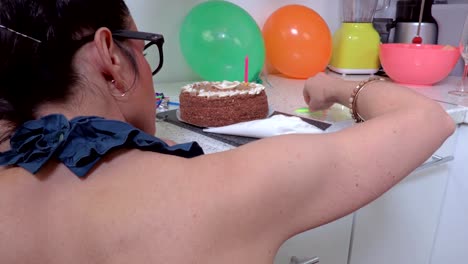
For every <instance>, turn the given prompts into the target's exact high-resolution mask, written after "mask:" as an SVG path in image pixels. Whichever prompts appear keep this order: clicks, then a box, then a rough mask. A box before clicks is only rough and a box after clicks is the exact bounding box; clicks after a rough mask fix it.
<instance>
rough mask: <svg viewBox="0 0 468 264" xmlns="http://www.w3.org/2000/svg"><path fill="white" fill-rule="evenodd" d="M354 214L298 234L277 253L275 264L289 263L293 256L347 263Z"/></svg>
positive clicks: (336, 263) (323, 261)
mask: <svg viewBox="0 0 468 264" xmlns="http://www.w3.org/2000/svg"><path fill="white" fill-rule="evenodd" d="M351 225H352V216H351V215H349V216H346V217H343V218H341V219H338V220H337V221H334V222H331V223H329V224H327V225H324V226H321V227H318V228H315V229H312V230H309V231H307V232H304V233H301V234H299V235H296V236H294V237H292V238H291V239H289V240H288V241H286V242H285V243H284V244H283V245H282V246H281V248H280V249H279V251H278V253H277V254H276V258H275V262H274V263H275V264H289V263H290V260H291V257H298V258H299V259H302V258H312V257H319V258H320V263H331V264H346V263H347V262H348V252H349V245H350V238H351Z"/></svg>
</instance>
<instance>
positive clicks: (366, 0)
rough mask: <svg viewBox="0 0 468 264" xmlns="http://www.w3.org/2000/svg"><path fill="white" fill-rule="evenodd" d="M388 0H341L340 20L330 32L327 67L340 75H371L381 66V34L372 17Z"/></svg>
mask: <svg viewBox="0 0 468 264" xmlns="http://www.w3.org/2000/svg"><path fill="white" fill-rule="evenodd" d="M389 4H390V0H383V2H382V5H381V6H380V7H379V6H378V5H379V0H342V7H343V20H342V21H343V22H342V23H341V26H340V28H339V29H338V30H337V31H336V32H335V34H333V53H332V58H331V61H330V64H329V66H328V68H329V69H330V70H332V71H334V72H337V73H341V74H374V73H376V72H378V71H379V69H380V61H379V49H380V35H379V33H378V32H377V31H376V30H375V28H374V26H373V24H372V20H373V18H374V14H375V12H376V11H377V10H381V9H383V8H387V7H388V6H389Z"/></svg>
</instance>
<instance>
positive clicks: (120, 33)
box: [112, 30, 164, 76]
mask: <svg viewBox="0 0 468 264" xmlns="http://www.w3.org/2000/svg"><path fill="white" fill-rule="evenodd" d="M112 36H113V37H114V38H116V39H119V38H124V39H139V40H144V41H145V48H144V52H145V57H146V59H147V60H148V63H149V64H150V65H151V69H153V70H152V71H153V76H154V75H155V74H156V73H158V72H159V70H161V68H162V66H163V62H164V55H163V44H164V37H163V35H160V34H155V33H147V32H140V31H131V30H115V31H112Z"/></svg>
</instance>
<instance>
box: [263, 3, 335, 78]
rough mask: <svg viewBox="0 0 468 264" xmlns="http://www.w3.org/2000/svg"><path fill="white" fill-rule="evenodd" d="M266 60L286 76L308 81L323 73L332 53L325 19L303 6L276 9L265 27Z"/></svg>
mask: <svg viewBox="0 0 468 264" xmlns="http://www.w3.org/2000/svg"><path fill="white" fill-rule="evenodd" d="M263 37H264V40H265V48H266V57H267V59H268V61H269V62H270V64H271V65H272V66H273V67H274V68H275V69H276V70H278V71H279V72H281V73H283V74H284V75H286V76H289V77H293V78H299V79H306V78H309V77H311V76H314V75H315V74H317V73H318V72H321V71H324V70H325V68H326V67H327V65H328V63H329V61H330V58H331V54H332V35H331V32H330V29H329V28H328V25H327V23H326V22H325V20H324V19H323V18H322V17H321V16H320V15H319V14H318V13H317V12H315V11H314V10H312V9H310V8H308V7H305V6H302V5H287V6H284V7H281V8H280V9H278V10H276V11H275V12H274V13H273V14H272V15H271V16H270V17H269V18H268V19H267V21H266V22H265V25H264V27H263Z"/></svg>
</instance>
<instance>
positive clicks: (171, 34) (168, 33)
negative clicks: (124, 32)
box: [127, 0, 468, 83]
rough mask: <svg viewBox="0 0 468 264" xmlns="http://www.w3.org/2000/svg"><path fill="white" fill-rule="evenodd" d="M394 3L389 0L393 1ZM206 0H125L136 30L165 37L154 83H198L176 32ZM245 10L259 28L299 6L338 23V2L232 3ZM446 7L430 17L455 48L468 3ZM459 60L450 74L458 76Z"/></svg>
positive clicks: (459, 0) (457, 0)
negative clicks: (278, 13)
mask: <svg viewBox="0 0 468 264" xmlns="http://www.w3.org/2000/svg"><path fill="white" fill-rule="evenodd" d="M393 1H395V0H392V2H393ZM202 2H206V0H131V1H130V0H128V1H127V4H128V6H129V8H130V10H131V12H132V15H133V17H134V19H135V22H136V23H137V26H138V28H139V30H141V31H149V32H155V33H161V34H163V35H164V37H165V40H166V42H165V45H164V58H165V60H164V67H163V68H162V70H161V71H160V72H159V73H158V74H157V75H156V77H155V81H156V82H158V83H162V82H177V81H187V80H199V77H198V76H197V75H196V74H195V73H194V72H193V71H192V70H191V69H190V67H189V66H188V65H187V63H186V62H185V59H184V58H183V56H182V53H181V51H180V44H179V30H180V27H181V24H182V21H183V19H184V18H185V16H186V15H187V14H188V13H189V11H190V10H191V9H192V8H193V7H194V6H196V5H197V4H200V3H202ZM230 2H232V3H234V4H237V5H239V6H240V7H242V8H244V9H245V10H246V11H247V12H248V13H249V14H250V15H251V16H252V17H253V18H254V19H255V20H256V21H257V23H258V25H259V26H260V28H262V27H263V24H264V23H265V21H266V20H267V18H268V17H269V16H270V15H271V14H272V13H273V12H274V11H275V10H277V9H278V8H280V7H282V6H285V5H288V4H300V5H305V6H307V7H310V8H312V9H314V10H315V11H316V12H318V13H319V14H320V15H321V16H322V17H323V18H324V19H325V21H326V22H327V24H328V26H329V28H330V30H331V32H332V33H333V32H335V31H336V30H337V29H338V27H339V26H340V23H341V0H302V1H297V0H296V1H294V0H231V1H230ZM447 2H448V5H447V4H445V5H434V6H433V16H434V17H435V18H436V20H437V21H438V23H439V27H440V28H439V44H444V45H445V44H450V45H457V42H458V37H459V35H460V32H461V27H462V22H461V21H462V20H463V19H464V17H465V16H466V14H468V0H448V1H447ZM461 72H462V62H461V60H460V62H459V64H458V65H457V68H456V69H455V70H454V71H453V72H452V75H461Z"/></svg>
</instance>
